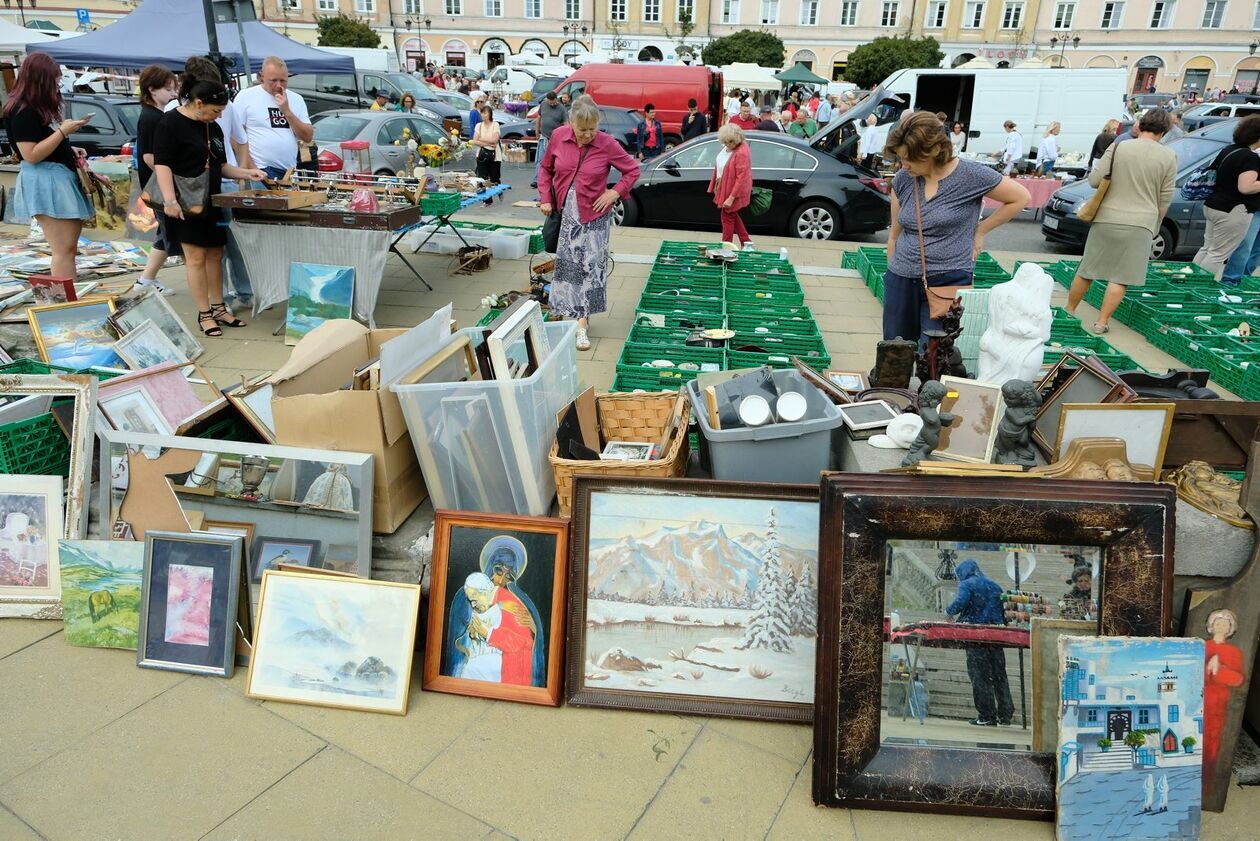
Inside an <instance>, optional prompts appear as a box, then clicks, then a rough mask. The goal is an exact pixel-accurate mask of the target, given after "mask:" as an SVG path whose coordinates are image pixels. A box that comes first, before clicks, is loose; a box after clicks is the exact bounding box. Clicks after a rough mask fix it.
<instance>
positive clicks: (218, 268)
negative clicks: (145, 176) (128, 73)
mask: <svg viewBox="0 0 1260 841" xmlns="http://www.w3.org/2000/svg"><path fill="white" fill-rule="evenodd" d="M227 104H228V94H227V88H225V87H223V85H221V84H219V83H218V82H197V83H196V84H195V85H193V86H192V89H191V90H190V91H189V92H188V97H187V99H185V100H184V102H183V104H182V105H180V106H179V107H178V108H176V109H174V110H172V111H167V112H166V113H165V114H164V115H162V121H161V123H159V124H158V128H157V131H156V132H155V133H154V143H153V162H154V163H153V171H154V173H156V174H157V177H158V183H159V184H160V185H161V187H162V195H163V196H165V197H168V200H167V201H166V204H165V205H164V206H163V208H162V213H163V214H164V215H165V216H166V222H167V225H168V227H169V228H170V229H171V231H172V233H173V235H174V237H175V238H176V239H178V240H179V242H180V244H181V245H182V246H183V249H184V264H185V265H186V266H187V270H188V289H189V291H191V292H192V296H193V301H194V302H195V303H196V304H197V326H198V327H200V328H201V332H203V333H205V334H206V335H207V336H222V335H223V331H222V330H220V329H219V325H223V326H224V327H244V326H245V322H243V321H241V320H240V319H238V318H236V317H234V316H233V315H232V314H231V313H230V312H228V309H227V306H226V305H225V304H224V303H223V261H222V258H223V246H224V245H226V244H227V230H226V229H225V228H224V227H222V226H221V225H220V224H219V223H220V221H222V218H223V212H222V211H221V210H220V209H219V208H217V207H214V206H213V205H212V204H211V203H210V195H209V194H210V193H212V192H216V193H217V192H218V191H219V183H220V181H221V180H222V179H223V178H224V177H225V176H226V177H227V178H233V179H249V180H253V181H262V180H263V179H264V178H266V175H265V174H264V173H263V172H262V171H261V170H258V169H242V168H241V167H238V166H231V165H229V164H226V163H225V161H226V160H227V154H226V151H225V149H224V146H223V143H224V140H223V130H222V129H220V128H219V126H218V125H216V124H215V122H214V121H215V119H216V118H217V117H218V116H219V115H220V114H221V113H223V109H224V108H225V107H226V106H227ZM207 170H209V187H208V189H207V191H206V195H204V196H201V197H197V199H196V200H194V201H191V202H188V204H189V205H190V206H189V207H185V206H184V204H182V203H181V202H180V201H178V200H177V198H176V197H177V196H178V193H177V192H176V187H175V176H176V175H178V176H180V177H182V178H196V177H197V176H198V175H201V174H202V173H203V172H206V171H207ZM198 205H199V206H198ZM194 209H196V210H197V211H199V212H197V213H193V212H192V211H193V210H194Z"/></svg>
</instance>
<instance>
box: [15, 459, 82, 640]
mask: <svg viewBox="0 0 1260 841" xmlns="http://www.w3.org/2000/svg"><path fill="white" fill-rule="evenodd" d="M62 490H63V485H62V479H61V477H60V476H4V477H0V572H3V573H4V576H5V577H4V578H3V579H0V581H4V580H7V579H8V575H9V573H10V572H12V573H14V574H15V575H19V576H20V575H23V574H29V575H30V576H31V577H32V580H31V583H30V584H19V583H16V582H15V583H12V584H3V583H0V617H25V618H29V619H60V618H61V615H62V614H61V566H60V564H59V563H58V558H57V541H58V540H60V539H61V537H62V536H63V535H64V533H65V527H66V524H65V522H64V520H63V519H62V507H61V497H62ZM9 497H21V498H25V501H23V502H21V503H16V502H15V506H16V507H18V508H27V509H29V508H30V506H31V502H32V501H34V502H35V504H37V505H38V506H39V508H41V509H42V516H43V523H42V528H40V525H41V524H39V523H36V524H35V526H34V530H33V531H32V523H31V516H30V512H29V510H28V511H27V512H19V511H13V510H10V509H11V508H12V507H14V506H10V505H9V504H7V502H6V500H7V498H9ZM41 560H42V561H43V563H42V566H43V568H44V584H43V585H40V584H37V583H36V579H37V578H38V577H39V570H40V566H41V563H40V562H41ZM28 570H29V572H27V571H28Z"/></svg>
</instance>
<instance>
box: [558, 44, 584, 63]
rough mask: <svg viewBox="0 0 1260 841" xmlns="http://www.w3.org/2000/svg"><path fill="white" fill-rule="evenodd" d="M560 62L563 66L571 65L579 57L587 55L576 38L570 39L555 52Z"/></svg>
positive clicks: (582, 45)
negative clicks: (562, 62)
mask: <svg viewBox="0 0 1260 841" xmlns="http://www.w3.org/2000/svg"><path fill="white" fill-rule="evenodd" d="M556 54H557V55H558V56H560V58H561V60H562V61H564V63H565V64H571V63H573V62H574V61H576V60H577V59H578V58H579V57H581V56H584V55H587V54H588V51H587V49H586V45H585V44H583V43H582V42H581V41H579V40H578V39H576V38H570V39H569V40H567V41H565V42H564V43H563V44H561V45H560V49H559V50H557V51H556Z"/></svg>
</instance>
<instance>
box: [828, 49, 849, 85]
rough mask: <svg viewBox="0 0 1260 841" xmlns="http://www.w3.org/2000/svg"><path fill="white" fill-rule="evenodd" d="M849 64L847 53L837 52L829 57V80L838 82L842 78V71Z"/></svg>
mask: <svg viewBox="0 0 1260 841" xmlns="http://www.w3.org/2000/svg"><path fill="white" fill-rule="evenodd" d="M848 66H849V53H848V52H847V51H846V52H839V53H836V54H835V55H834V56H832V57H831V81H833V82H839V81H840V80H841V79H843V78H844V71H845V69H846V68H848Z"/></svg>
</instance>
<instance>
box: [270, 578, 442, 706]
mask: <svg viewBox="0 0 1260 841" xmlns="http://www.w3.org/2000/svg"><path fill="white" fill-rule="evenodd" d="M419 610H420V588H419V587H418V586H416V585H410V584H391V583H388V582H380V581H366V580H363V579H354V578H342V577H340V576H328V575H321V574H318V573H304V572H276V571H270V572H268V573H267V574H266V575H265V576H264V578H263V589H262V598H261V604H260V606H259V612H258V625H257V629H256V635H255V648H254V656H253V657H251V658H250V664H249V688H248V694H249V696H250V697H252V698H262V699H268V700H276V701H293V702H297V703H306V704H317V705H325V706H339V707H349V708H354V709H362V710H371V711H376V712H392V713H397V714H399V715H402V714H403V713H405V712H406V707H407V690H408V687H409V686H410V682H411V659H412V651H413V648H414V647H415V638H416V637H415V632H416V621H417V619H418V616H419Z"/></svg>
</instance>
